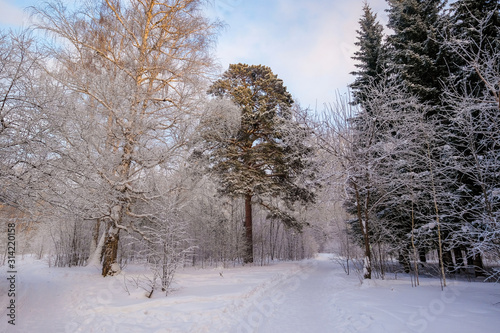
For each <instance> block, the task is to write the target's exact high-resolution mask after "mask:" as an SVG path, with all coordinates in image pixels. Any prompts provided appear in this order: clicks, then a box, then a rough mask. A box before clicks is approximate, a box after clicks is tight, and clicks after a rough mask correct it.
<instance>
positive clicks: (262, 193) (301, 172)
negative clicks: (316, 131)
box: [203, 64, 314, 262]
mask: <svg viewBox="0 0 500 333" xmlns="http://www.w3.org/2000/svg"><path fill="white" fill-rule="evenodd" d="M208 93H209V94H211V95H213V96H215V97H218V98H221V99H222V98H227V99H229V100H230V101H231V102H233V103H234V104H235V105H236V106H237V108H236V109H235V110H234V111H235V112H238V113H239V125H238V128H237V129H236V130H235V132H234V133H233V135H230V136H228V137H226V138H224V139H222V140H221V138H220V137H218V138H216V139H214V136H213V133H211V132H210V131H207V132H205V133H204V134H203V136H204V138H205V139H206V141H207V143H208V144H209V146H210V147H211V149H210V151H209V159H210V163H211V165H212V169H213V171H215V172H216V174H217V175H218V176H219V178H220V181H221V182H220V184H221V187H220V188H221V190H222V192H223V193H225V194H228V195H232V196H235V195H236V196H243V197H244V198H245V212H246V217H245V226H246V240H247V244H246V245H247V248H248V252H247V256H246V259H245V260H246V261H247V262H252V261H253V241H252V205H253V204H255V203H258V204H259V205H260V206H262V207H263V208H265V209H266V210H267V211H268V212H269V215H270V218H274V219H278V220H281V221H283V222H284V223H285V224H286V225H287V226H288V227H293V228H296V229H297V230H301V229H302V227H303V224H302V223H301V222H300V221H298V220H297V219H296V217H294V216H293V214H292V213H291V211H292V210H293V208H292V206H293V204H294V203H295V202H302V203H307V202H312V201H313V200H314V193H313V191H312V188H311V186H310V182H309V185H308V182H307V181H301V180H306V179H308V180H309V181H310V180H312V179H313V178H314V175H313V173H308V169H309V168H310V166H311V165H310V164H311V162H310V160H309V157H310V155H311V153H312V149H311V147H308V146H307V145H306V142H307V136H308V135H309V133H308V131H307V130H306V129H305V127H303V126H300V124H299V123H298V122H296V120H295V116H296V115H294V109H293V108H292V105H293V99H292V96H291V94H290V93H289V92H288V91H287V89H286V87H285V86H284V85H283V81H282V80H281V79H279V78H278V77H277V75H275V74H273V72H272V71H271V69H270V68H269V67H267V66H262V65H255V66H250V65H246V64H234V65H230V67H229V69H228V70H227V71H226V72H225V73H224V74H223V75H222V78H221V79H219V80H217V81H215V82H214V83H213V84H212V86H211V87H210V89H209V91H208ZM216 121H217V120H216ZM276 198H279V199H281V200H280V201H276Z"/></svg>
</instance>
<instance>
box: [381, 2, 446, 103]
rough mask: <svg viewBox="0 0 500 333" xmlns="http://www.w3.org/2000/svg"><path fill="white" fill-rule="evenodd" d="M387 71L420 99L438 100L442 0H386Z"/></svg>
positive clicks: (424, 100)
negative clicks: (387, 30) (387, 34)
mask: <svg viewBox="0 0 500 333" xmlns="http://www.w3.org/2000/svg"><path fill="white" fill-rule="evenodd" d="M387 2H388V4H389V9H388V10H387V11H388V13H389V23H388V27H389V28H390V29H392V30H393V31H394V34H392V35H390V36H389V37H388V39H387V43H388V46H387V47H388V54H389V58H390V60H389V63H390V65H389V68H388V69H389V72H390V73H391V74H393V75H397V76H399V79H400V80H402V81H403V82H404V83H405V85H406V86H407V87H408V88H409V89H410V92H412V93H414V94H416V95H417V96H419V97H420V98H421V100H422V101H423V102H432V103H433V104H438V103H439V94H440V91H441V89H440V82H439V79H440V78H441V74H442V72H441V70H442V68H441V67H440V44H439V32H438V29H439V22H440V13H441V11H442V9H443V7H444V1H443V0H388V1H387Z"/></svg>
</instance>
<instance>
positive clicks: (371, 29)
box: [350, 2, 384, 104]
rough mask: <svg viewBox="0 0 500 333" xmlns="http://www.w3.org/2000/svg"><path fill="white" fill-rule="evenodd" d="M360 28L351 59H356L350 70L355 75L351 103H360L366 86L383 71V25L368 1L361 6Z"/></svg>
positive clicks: (375, 79) (365, 92) (365, 94)
mask: <svg viewBox="0 0 500 333" xmlns="http://www.w3.org/2000/svg"><path fill="white" fill-rule="evenodd" d="M359 25H360V29H359V30H356V33H357V34H358V37H357V38H358V41H357V42H356V43H355V45H356V46H358V47H359V50H358V51H356V52H355V53H354V56H353V57H352V59H354V60H356V61H358V62H359V63H357V64H356V65H355V66H356V68H357V70H356V71H354V72H351V74H352V75H355V76H356V79H355V80H354V82H353V83H352V84H351V85H350V87H351V89H352V90H353V103H354V104H360V103H363V101H365V100H366V98H367V89H368V88H367V87H368V86H370V85H371V84H373V83H376V82H378V81H379V80H380V75H381V74H382V72H383V45H382V39H383V33H382V31H383V29H384V28H383V27H382V25H381V24H380V23H379V22H378V21H377V14H374V13H373V11H372V9H371V8H370V6H369V5H368V3H366V2H365V4H364V6H363V16H362V17H361V19H360V20H359Z"/></svg>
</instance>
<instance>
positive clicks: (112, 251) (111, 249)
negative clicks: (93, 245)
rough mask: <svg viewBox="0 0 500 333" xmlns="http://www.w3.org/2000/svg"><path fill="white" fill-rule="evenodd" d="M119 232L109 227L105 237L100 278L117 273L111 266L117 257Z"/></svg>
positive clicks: (117, 229) (113, 227)
mask: <svg viewBox="0 0 500 333" xmlns="http://www.w3.org/2000/svg"><path fill="white" fill-rule="evenodd" d="M119 232H120V229H119V228H116V227H115V226H111V227H110V228H109V232H108V234H107V235H106V239H105V241H104V249H103V250H104V252H103V262H102V276H108V275H114V274H115V273H117V272H116V269H114V268H113V264H116V259H117V257H118V241H119Z"/></svg>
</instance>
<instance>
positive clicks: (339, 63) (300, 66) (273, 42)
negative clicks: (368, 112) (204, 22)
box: [217, 0, 386, 109]
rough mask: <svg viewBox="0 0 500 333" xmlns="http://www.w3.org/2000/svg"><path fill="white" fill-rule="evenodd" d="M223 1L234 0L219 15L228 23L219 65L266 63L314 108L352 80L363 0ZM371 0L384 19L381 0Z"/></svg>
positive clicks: (383, 2) (320, 106) (219, 51)
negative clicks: (351, 73)
mask: <svg viewBox="0 0 500 333" xmlns="http://www.w3.org/2000/svg"><path fill="white" fill-rule="evenodd" d="M223 1H225V2H226V3H228V2H231V1H232V3H233V4H236V3H237V5H234V6H232V7H227V8H230V10H228V11H226V12H224V13H223V15H222V18H223V19H224V20H226V21H227V23H228V24H229V27H228V30H227V31H225V32H224V33H223V34H222V36H221V37H220V43H219V47H218V52H217V54H218V55H219V57H220V59H221V62H222V65H223V67H224V69H226V68H227V66H228V65H229V63H237V62H246V63H250V64H263V65H267V66H270V67H271V68H272V70H273V71H274V72H275V73H276V74H278V75H279V76H280V77H281V78H282V79H283V80H284V82H285V85H287V87H288V89H289V91H290V92H291V93H292V94H293V95H294V96H295V97H296V98H297V99H298V100H300V102H301V104H302V105H303V106H311V107H312V108H315V106H316V104H317V105H318V108H319V109H321V108H322V105H323V103H328V102H332V101H333V100H334V98H335V93H336V91H337V90H341V91H345V90H346V87H347V85H348V84H349V83H350V82H352V81H353V77H352V76H351V75H350V74H349V73H350V72H352V71H353V70H354V61H353V60H352V59H351V57H352V55H353V53H354V52H355V50H356V48H355V46H354V42H355V41H356V29H358V27H359V25H358V20H359V18H360V16H361V14H362V10H361V9H362V6H363V2H364V1H362V0H359V1H331V0H311V1H302V0H275V1H262V0H256V1H253V2H242V1H241V0H223ZM371 2H372V3H373V5H372V7H373V8H374V11H376V12H378V13H379V18H380V19H381V20H382V21H384V18H385V16H386V15H385V13H384V12H383V9H384V8H385V7H386V2H385V0H372V1H371ZM384 23H385V22H384Z"/></svg>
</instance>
